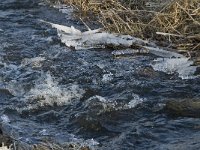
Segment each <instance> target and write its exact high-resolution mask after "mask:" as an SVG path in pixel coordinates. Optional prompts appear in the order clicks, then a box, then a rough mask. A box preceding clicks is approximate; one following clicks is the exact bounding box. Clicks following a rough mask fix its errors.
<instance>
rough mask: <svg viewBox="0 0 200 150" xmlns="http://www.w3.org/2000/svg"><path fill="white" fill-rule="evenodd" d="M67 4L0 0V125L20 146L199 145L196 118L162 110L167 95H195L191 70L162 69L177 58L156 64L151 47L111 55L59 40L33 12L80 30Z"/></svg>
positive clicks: (198, 86) (199, 85)
mask: <svg viewBox="0 0 200 150" xmlns="http://www.w3.org/2000/svg"><path fill="white" fill-rule="evenodd" d="M71 11H72V10H71V8H70V7H66V9H63V10H62V11H59V9H58V8H55V7H50V6H49V5H46V4H45V3H43V2H42V1H39V0H0V116H1V117H0V125H1V126H0V127H1V130H2V132H3V133H4V134H6V135H7V136H9V137H11V138H12V139H13V140H14V141H15V142H16V143H21V145H23V146H27V148H25V149H29V148H30V145H34V144H39V143H56V144H57V145H59V146H60V147H63V149H68V148H69V147H70V146H71V148H74V149H79V148H80V147H84V146H87V147H89V148H90V149H102V150H106V149H110V150H111V149H112V150H122V149H124V150H128V149H130V150H132V149H142V150H143V149H155V150H160V149H162V150H173V149H180V150H184V149H185V150H187V149H190V150H191V149H199V148H200V142H199V140H200V128H199V125H200V119H199V118H192V117H172V116H170V115H168V114H167V113H166V112H165V111H164V110H163V107H164V106H165V103H166V102H167V101H169V100H173V99H185V98H187V99H194V98H195V99H199V98H200V92H199V91H200V79H199V77H198V76H196V77H189V78H187V76H188V74H186V76H184V72H185V71H182V72H181V74H180V72H176V69H168V68H167V66H168V67H173V68H174V67H175V66H177V65H180V64H182V63H175V61H176V60H173V61H166V60H163V62H164V69H163V67H162V64H163V63H162V59H159V64H155V59H156V56H153V55H148V54H145V55H133V56H126V57H113V55H112V51H111V50H109V49H90V50H78V51H75V50H73V49H70V48H67V47H66V46H65V45H63V44H62V43H61V42H60V40H59V38H58V36H57V32H56V30H55V29H53V28H51V26H49V25H48V24H45V23H42V22H41V21H39V20H41V19H42V20H45V21H49V22H54V23H58V24H63V25H67V26H71V25H73V26H75V27H76V28H79V29H81V30H85V26H84V24H83V23H82V22H81V21H77V19H75V18H73V17H72V16H70V13H71ZM63 12H64V13H63ZM166 62H167V63H170V64H172V65H171V66H170V65H168V64H166ZM174 63H175V64H176V65H173V64H174ZM166 65H167V66H166ZM160 67H162V69H159V68H160ZM183 67H188V65H183ZM165 68H167V69H165ZM180 69H181V67H178V70H180ZM166 70H170V72H166ZM173 70H174V71H173ZM186 72H187V71H186ZM180 75H181V76H180ZM182 76H184V78H181V77H182ZM67 146H68V148H67ZM73 146H74V147H73Z"/></svg>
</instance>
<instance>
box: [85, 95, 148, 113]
mask: <svg viewBox="0 0 200 150" xmlns="http://www.w3.org/2000/svg"><path fill="white" fill-rule="evenodd" d="M132 96H133V99H131V100H130V101H129V102H117V101H111V100H109V99H107V98H105V97H102V96H99V95H95V96H93V97H90V98H89V99H88V100H87V101H86V103H87V104H86V105H85V106H86V108H88V109H90V108H93V106H99V105H100V106H101V107H102V110H97V112H98V113H97V114H101V113H103V112H106V111H117V110H126V109H131V108H134V107H136V106H137V105H138V104H140V103H142V102H144V101H145V99H144V98H141V97H140V96H139V95H137V94H132Z"/></svg>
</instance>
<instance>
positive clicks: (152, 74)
mask: <svg viewBox="0 0 200 150" xmlns="http://www.w3.org/2000/svg"><path fill="white" fill-rule="evenodd" d="M137 74H138V75H139V76H142V77H148V78H156V77H158V76H159V73H158V72H156V71H155V70H154V69H153V68H152V67H151V66H147V67H145V68H139V69H138V70H137Z"/></svg>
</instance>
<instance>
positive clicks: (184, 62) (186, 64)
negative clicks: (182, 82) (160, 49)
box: [151, 58, 197, 79]
mask: <svg viewBox="0 0 200 150" xmlns="http://www.w3.org/2000/svg"><path fill="white" fill-rule="evenodd" d="M192 64H193V61H191V60H189V58H158V59H156V60H155V61H154V64H151V66H152V67H153V69H154V70H156V71H163V72H165V73H167V74H173V73H176V72H177V73H178V74H179V77H180V78H182V79H191V78H194V76H193V74H194V73H195V71H196V68H197V67H196V66H192Z"/></svg>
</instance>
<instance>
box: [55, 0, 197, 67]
mask: <svg viewBox="0 0 200 150" xmlns="http://www.w3.org/2000/svg"><path fill="white" fill-rule="evenodd" d="M54 2H55V0H54ZM61 3H66V4H69V5H72V6H73V7H74V8H75V14H76V16H78V18H81V19H83V20H84V21H85V22H86V23H87V22H90V21H94V20H95V21H97V22H99V23H100V24H101V25H102V26H103V27H104V29H105V30H106V31H108V32H111V33H120V34H128V35H132V36H135V37H139V38H142V39H145V40H146V39H147V40H149V41H155V42H156V44H157V45H160V46H163V47H168V48H171V49H176V50H177V51H178V52H179V53H189V55H190V56H191V57H193V58H194V60H195V64H197V65H199V64H200V54H199V49H200V44H199V43H200V31H199V28H200V9H199V0H179V1H170V0H159V1H156V0H149V1H138V2H137V1H133V0H131V1H125V0H103V1H99V0H71V1H66V0H62V1H61ZM88 24H89V23H88Z"/></svg>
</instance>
